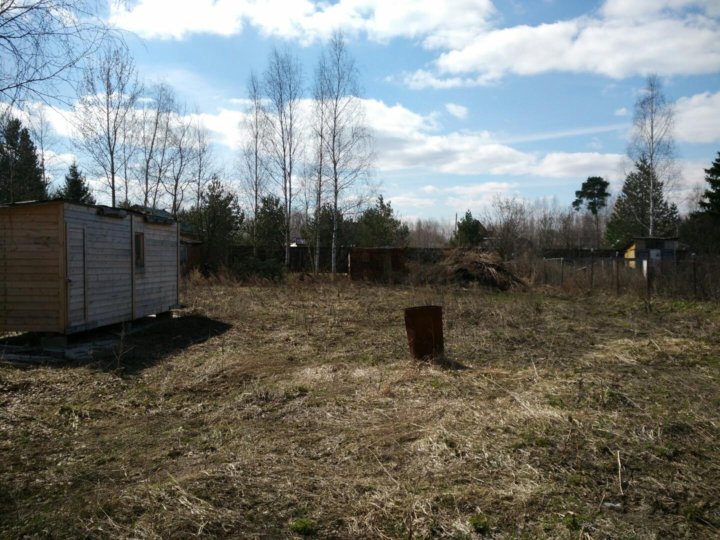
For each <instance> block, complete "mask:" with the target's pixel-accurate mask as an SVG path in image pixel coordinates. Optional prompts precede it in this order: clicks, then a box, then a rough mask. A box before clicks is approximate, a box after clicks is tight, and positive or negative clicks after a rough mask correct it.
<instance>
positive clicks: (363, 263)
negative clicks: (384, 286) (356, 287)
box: [348, 247, 407, 283]
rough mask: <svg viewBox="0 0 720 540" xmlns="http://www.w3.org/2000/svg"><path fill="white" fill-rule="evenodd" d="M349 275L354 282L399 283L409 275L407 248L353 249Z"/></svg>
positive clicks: (351, 250) (349, 259)
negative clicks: (406, 262)
mask: <svg viewBox="0 0 720 540" xmlns="http://www.w3.org/2000/svg"><path fill="white" fill-rule="evenodd" d="M348 274H349V275H350V279H351V280H353V281H374V282H384V283H392V282H394V281H399V280H400V279H401V278H402V277H404V276H405V275H406V274H407V266H406V264H405V248H391V247H382V248H351V249H350V252H349V253H348Z"/></svg>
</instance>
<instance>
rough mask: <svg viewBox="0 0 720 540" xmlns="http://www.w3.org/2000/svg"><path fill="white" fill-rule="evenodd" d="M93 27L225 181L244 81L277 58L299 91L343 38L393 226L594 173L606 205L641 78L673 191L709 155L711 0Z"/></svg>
mask: <svg viewBox="0 0 720 540" xmlns="http://www.w3.org/2000/svg"><path fill="white" fill-rule="evenodd" d="M108 17H109V20H110V22H111V23H112V24H113V25H114V26H116V27H118V28H120V29H123V30H124V31H126V32H127V37H128V42H129V44H130V46H131V49H132V51H133V53H134V55H135V59H136V63H137V65H138V69H139V71H140V73H141V75H142V77H143V78H144V79H145V80H146V81H153V80H164V81H166V82H168V83H170V84H172V85H173V86H174V87H175V89H176V91H177V92H178V94H179V96H180V97H181V98H183V99H184V100H186V101H187V103H188V105H189V106H190V108H195V109H196V110H197V111H198V112H199V113H200V114H201V117H202V119H203V121H204V123H205V124H206V126H207V127H208V128H209V129H210V130H211V132H212V135H213V139H214V141H215V142H216V143H217V144H216V148H217V153H218V155H219V156H221V158H222V160H223V161H224V163H225V165H226V169H227V171H228V176H232V165H233V161H234V159H235V157H234V156H236V155H237V153H238V146H239V144H240V142H241V136H240V132H239V129H238V122H239V121H240V119H241V118H242V111H243V102H242V99H243V98H244V97H245V86H246V81H247V78H248V75H249V74H250V72H251V70H255V71H256V72H260V73H261V72H262V71H263V70H264V69H265V66H266V62H267V58H268V54H269V52H270V50H271V49H272V47H274V46H280V47H284V46H289V47H290V48H291V49H292V50H293V51H294V52H296V53H297V55H298V56H299V58H300V60H301V61H302V63H303V65H304V69H305V75H306V82H307V84H308V86H309V84H310V80H309V79H310V75H311V73H312V70H313V69H314V65H315V63H316V61H317V56H318V52H319V50H320V48H321V47H322V46H323V43H324V41H325V40H326V39H327V38H328V36H329V35H330V34H331V33H332V31H333V30H335V29H341V30H342V31H343V32H344V33H345V35H346V37H347V39H348V42H349V49H350V52H351V53H352V55H353V56H354V57H355V59H356V61H357V64H358V67H359V68H360V74H361V84H362V87H363V98H364V100H365V105H366V111H367V121H368V124H369V126H370V127H371V128H372V129H373V130H374V133H375V139H376V143H375V146H376V151H377V159H376V170H375V179H376V181H377V182H378V183H380V185H381V191H382V193H383V194H385V196H386V198H388V199H390V200H391V201H392V203H393V206H394V207H395V208H396V209H397V210H398V211H400V213H401V214H402V215H404V216H406V217H416V216H432V217H440V218H442V217H445V218H449V217H451V216H454V214H455V212H463V211H464V210H466V209H471V210H473V211H480V210H481V208H482V207H483V206H484V205H486V204H487V203H488V201H490V200H491V199H492V197H493V195H494V194H496V193H500V194H503V195H517V196H519V197H524V198H527V199H536V198H540V197H557V199H558V200H559V201H560V203H562V204H567V203H569V202H570V201H571V200H572V197H573V194H574V191H575V190H576V189H578V188H579V186H580V183H581V182H582V181H583V180H584V179H586V178H587V177H588V176H595V175H601V176H604V177H606V178H608V179H609V180H611V181H612V182H613V187H614V190H615V191H617V189H618V188H619V187H620V185H621V181H622V178H623V170H624V169H625V168H626V167H627V164H626V163H625V160H626V158H624V154H625V149H626V146H627V140H628V134H629V130H630V127H631V121H632V109H633V103H634V102H635V100H636V98H637V96H638V94H639V92H640V90H641V89H642V87H643V85H644V83H645V78H646V76H647V75H648V74H650V73H657V74H658V75H660V77H661V80H662V83H663V85H664V90H665V93H666V95H667V97H668V99H669V100H670V101H672V102H674V103H675V107H676V130H675V136H676V141H677V143H678V144H677V146H678V158H679V162H680V165H681V168H682V171H683V184H682V185H681V188H682V187H683V186H684V187H687V186H689V185H691V184H693V183H697V182H701V181H702V178H703V172H702V169H703V167H708V166H709V164H710V162H711V161H712V160H713V159H714V158H715V156H716V152H717V151H718V150H720V1H718V0H698V1H693V0H632V1H629V0H607V1H594V2H593V1H585V2H578V1H569V0H568V1H561V0H544V1H540V0H532V1H531V0H495V1H491V0H444V1H438V0H392V1H388V0H333V1H313V0H285V1H282V0H193V1H189V0H185V1H181V0H130V1H125V2H121V3H117V4H113V5H112V6H111V7H110V10H109V13H108ZM681 195H682V190H680V191H679V192H678V194H677V195H676V196H677V197H681Z"/></svg>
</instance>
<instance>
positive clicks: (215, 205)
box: [181, 176, 245, 269]
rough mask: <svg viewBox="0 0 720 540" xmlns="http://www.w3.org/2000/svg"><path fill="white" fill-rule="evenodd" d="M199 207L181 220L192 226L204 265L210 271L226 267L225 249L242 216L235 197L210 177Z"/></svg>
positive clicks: (215, 179) (240, 222) (239, 224)
mask: <svg viewBox="0 0 720 540" xmlns="http://www.w3.org/2000/svg"><path fill="white" fill-rule="evenodd" d="M200 203H201V204H200V206H199V207H198V206H195V207H193V208H192V209H191V210H190V211H188V212H187V213H184V214H183V215H182V216H181V219H185V220H187V221H189V222H190V224H192V226H193V227H194V229H195V230H196V231H197V233H198V236H199V237H200V240H201V241H202V243H203V251H204V255H205V261H206V262H207V265H208V266H209V267H210V269H217V268H219V267H220V266H222V265H223V264H226V263H227V256H228V248H229V246H230V245H231V244H232V242H233V240H235V238H236V237H237V234H238V233H239V231H240V228H241V226H242V223H243V221H244V219H245V215H244V214H243V213H242V211H241V210H240V206H239V204H238V201H237V197H236V196H235V195H233V194H232V193H230V192H228V191H227V190H226V189H225V186H224V185H223V184H222V182H221V181H220V180H219V179H218V178H217V176H214V177H213V179H212V180H211V181H210V183H209V184H208V186H207V189H206V190H205V192H204V193H203V195H202V199H201V201H200Z"/></svg>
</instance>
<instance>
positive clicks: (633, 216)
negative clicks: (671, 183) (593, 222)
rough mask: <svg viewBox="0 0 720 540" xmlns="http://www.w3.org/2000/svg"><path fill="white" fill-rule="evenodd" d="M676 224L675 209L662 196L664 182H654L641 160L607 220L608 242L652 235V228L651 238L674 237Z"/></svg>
mask: <svg viewBox="0 0 720 540" xmlns="http://www.w3.org/2000/svg"><path fill="white" fill-rule="evenodd" d="M651 197H652V199H651ZM651 209H652V219H651V216H650V212H651ZM679 223H680V216H679V214H678V209H677V206H676V205H675V203H672V204H669V203H668V202H667V200H665V197H664V196H663V183H662V182H661V181H659V180H658V179H657V177H656V176H655V174H654V171H653V170H652V168H651V167H650V165H649V163H648V161H647V160H645V159H644V158H642V159H640V160H639V161H637V162H636V163H635V170H634V171H633V172H631V173H630V174H628V176H627V178H626V179H625V183H624V184H623V188H622V192H621V193H620V195H619V196H618V199H617V202H616V203H615V208H614V209H613V213H612V215H611V216H610V221H608V225H607V232H606V237H607V240H608V242H609V243H610V244H611V245H615V246H617V245H619V244H622V243H625V242H628V241H630V240H631V239H632V238H634V237H638V236H651V227H652V228H653V230H652V236H656V237H663V236H672V235H675V234H677V228H678V225H679Z"/></svg>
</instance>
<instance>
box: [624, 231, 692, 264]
mask: <svg viewBox="0 0 720 540" xmlns="http://www.w3.org/2000/svg"><path fill="white" fill-rule="evenodd" d="M680 249H681V246H680V242H679V240H678V238H677V237H670V238H657V237H638V238H633V239H632V240H631V241H630V242H628V243H627V244H626V245H625V246H623V248H622V251H623V254H624V255H623V256H624V258H625V260H626V262H627V264H628V266H629V267H630V268H635V266H636V263H637V262H638V261H640V262H639V263H638V267H639V266H641V265H642V261H644V260H647V261H649V263H650V264H651V265H653V266H658V265H660V264H662V263H666V262H668V261H671V262H674V261H676V260H677V258H678V253H679V251H680Z"/></svg>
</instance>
